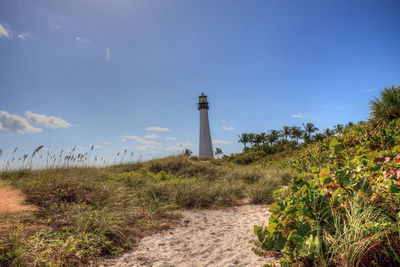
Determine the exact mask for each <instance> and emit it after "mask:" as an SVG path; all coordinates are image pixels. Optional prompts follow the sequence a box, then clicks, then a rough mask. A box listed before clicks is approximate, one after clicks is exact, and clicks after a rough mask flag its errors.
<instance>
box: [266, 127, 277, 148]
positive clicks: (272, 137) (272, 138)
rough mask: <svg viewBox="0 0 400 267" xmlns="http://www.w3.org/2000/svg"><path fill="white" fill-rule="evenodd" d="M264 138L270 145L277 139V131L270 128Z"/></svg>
mask: <svg viewBox="0 0 400 267" xmlns="http://www.w3.org/2000/svg"><path fill="white" fill-rule="evenodd" d="M266 138H267V141H268V143H269V144H270V145H271V146H272V145H273V144H274V143H275V142H276V141H277V140H278V139H279V131H277V130H270V131H269V134H268V135H267V136H266Z"/></svg>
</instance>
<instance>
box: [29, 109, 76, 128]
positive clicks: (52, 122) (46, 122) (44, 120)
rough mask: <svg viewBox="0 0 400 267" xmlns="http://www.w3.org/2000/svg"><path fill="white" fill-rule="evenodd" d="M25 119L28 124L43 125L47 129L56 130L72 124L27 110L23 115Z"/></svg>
mask: <svg viewBox="0 0 400 267" xmlns="http://www.w3.org/2000/svg"><path fill="white" fill-rule="evenodd" d="M25 118H26V120H27V121H29V122H30V123H34V124H39V125H43V126H45V127H47V128H51V129H57V128H68V127H71V126H72V124H71V123H69V122H66V121H65V120H63V119H61V118H58V117H54V116H46V115H43V114H37V113H32V112H30V111H29V110H28V111H27V112H26V113H25Z"/></svg>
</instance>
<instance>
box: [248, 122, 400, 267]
mask: <svg viewBox="0 0 400 267" xmlns="http://www.w3.org/2000/svg"><path fill="white" fill-rule="evenodd" d="M291 165H292V169H293V170H294V173H295V175H294V178H293V179H292V180H291V181H290V183H289V185H288V187H286V188H283V189H280V190H278V191H276V192H275V193H274V195H275V198H276V200H277V201H276V203H275V204H273V205H271V207H270V211H271V213H272V215H271V217H270V218H269V223H268V226H267V227H263V226H255V234H256V235H257V238H258V240H257V241H254V244H255V247H254V249H253V250H254V251H255V252H256V253H264V252H265V251H276V252H281V253H283V258H282V260H281V263H282V265H283V266H285V265H288V266H289V265H291V264H292V263H300V264H303V265H310V264H322V265H324V266H330V265H336V264H345V265H363V264H364V265H369V264H378V265H381V264H389V266H390V265H393V266H395V265H398V264H400V257H399V256H400V241H399V239H400V238H399V236H400V228H399V216H400V213H399V212H400V120H394V121H392V122H391V123H389V124H387V125H385V126H382V125H381V126H379V127H377V125H376V124H375V123H374V121H373V120H371V121H369V122H368V123H361V124H358V125H354V126H352V127H350V128H348V129H347V130H346V131H345V132H344V133H342V134H340V135H337V136H332V137H330V138H328V139H325V140H323V141H322V142H320V143H318V144H314V145H312V146H309V147H308V148H307V149H306V150H305V151H304V153H302V154H301V155H300V156H298V157H296V158H292V160H291ZM354 207H358V208H357V210H356V209H355V208H354ZM367 213H368V214H369V215H368V216H365V217H363V216H364V215H365V214H367ZM356 221H357V223H355V222H356ZM355 225H357V227H355ZM355 233H356V234H355ZM351 234H352V237H351V239H346V238H348V237H349V236H350V235H351ZM346 245H347V246H349V247H348V248H346V250H347V252H344V251H345V250H343V249H342V248H343V247H345V246H346ZM346 253H347V254H346ZM376 255H379V257H376ZM382 255H383V256H382ZM377 261H380V262H377Z"/></svg>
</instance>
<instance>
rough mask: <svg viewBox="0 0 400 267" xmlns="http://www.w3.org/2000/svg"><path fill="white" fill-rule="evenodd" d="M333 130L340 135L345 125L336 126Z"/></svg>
mask: <svg viewBox="0 0 400 267" xmlns="http://www.w3.org/2000/svg"><path fill="white" fill-rule="evenodd" d="M333 128H335V132H336V133H338V134H340V133H341V132H342V131H343V130H344V126H343V124H336V125H335V126H333Z"/></svg>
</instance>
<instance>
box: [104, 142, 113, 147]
mask: <svg viewBox="0 0 400 267" xmlns="http://www.w3.org/2000/svg"><path fill="white" fill-rule="evenodd" d="M102 144H103V145H105V146H109V145H111V143H110V142H103V143H102Z"/></svg>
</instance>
